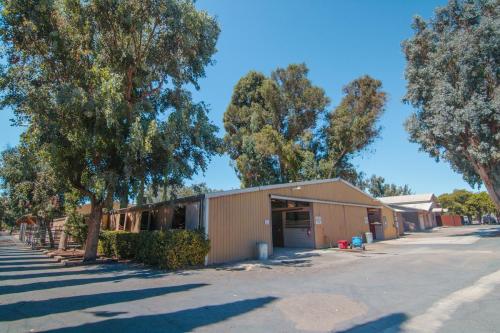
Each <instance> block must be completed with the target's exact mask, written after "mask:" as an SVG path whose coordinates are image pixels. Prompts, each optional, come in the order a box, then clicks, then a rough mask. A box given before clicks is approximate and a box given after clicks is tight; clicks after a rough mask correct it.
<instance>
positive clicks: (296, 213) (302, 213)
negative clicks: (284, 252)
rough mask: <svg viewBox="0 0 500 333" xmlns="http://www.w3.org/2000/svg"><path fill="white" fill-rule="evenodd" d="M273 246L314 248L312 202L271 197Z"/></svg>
mask: <svg viewBox="0 0 500 333" xmlns="http://www.w3.org/2000/svg"><path fill="white" fill-rule="evenodd" d="M271 219H272V221H271V224H272V238H273V247H292V248H314V230H313V229H314V228H313V225H312V221H311V204H310V203H309V202H306V201H293V200H281V199H274V198H273V199H271Z"/></svg>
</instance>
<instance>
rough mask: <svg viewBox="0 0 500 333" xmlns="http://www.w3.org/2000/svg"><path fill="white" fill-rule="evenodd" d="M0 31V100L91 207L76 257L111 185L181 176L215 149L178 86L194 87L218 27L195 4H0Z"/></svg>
mask: <svg viewBox="0 0 500 333" xmlns="http://www.w3.org/2000/svg"><path fill="white" fill-rule="evenodd" d="M0 33H1V37H2V41H3V43H4V47H5V54H4V57H5V58H6V60H7V66H6V69H5V71H4V72H3V77H2V81H1V87H2V90H3V95H2V105H3V106H4V107H6V106H9V107H12V108H13V110H14V111H15V112H16V114H17V120H18V122H22V123H26V124H28V130H27V131H28V132H29V134H30V136H31V137H32V140H33V141H34V142H36V144H37V145H38V146H39V147H40V149H41V150H42V151H43V152H44V153H45V154H46V156H47V158H48V161H49V162H50V165H51V167H52V168H53V170H54V171H55V173H56V176H57V177H59V178H60V179H64V180H65V181H67V182H68V184H70V185H71V186H72V188H74V189H77V190H78V191H79V192H80V194H81V195H82V196H84V197H85V198H87V200H88V201H90V203H91V213H90V216H89V221H88V236H87V239H86V244H85V258H84V260H94V259H95V257H96V252H97V241H98V234H99V228H100V221H101V216H102V212H103V207H104V206H105V205H106V203H109V202H111V201H112V200H113V197H114V196H115V195H116V193H117V192H118V190H121V191H120V192H121V193H123V192H128V191H132V195H134V194H135V193H139V194H141V193H142V190H143V188H144V186H146V184H147V183H151V184H153V185H154V186H157V184H162V183H164V182H179V181H181V180H182V179H183V178H185V177H190V176H191V175H192V174H193V173H194V172H196V171H198V170H199V169H200V168H204V167H205V165H206V159H207V158H210V156H211V155H212V154H213V153H215V152H216V149H217V147H216V146H217V145H218V141H217V138H215V131H216V128H215V127H214V126H213V125H212V124H211V123H210V122H209V121H208V118H207V114H206V113H207V108H206V107H205V106H204V105H203V104H202V103H198V104H197V103H195V102H193V101H192V98H191V95H190V94H189V93H188V92H187V91H186V89H187V87H186V86H187V85H191V86H194V87H195V88H199V86H198V80H199V78H201V77H203V76H204V75H205V67H206V66H207V65H209V64H211V63H212V60H211V59H212V55H213V54H214V52H215V51H216V49H215V45H216V41H217V38H218V34H219V27H218V24H217V22H216V21H215V19H214V18H212V17H210V16H209V15H208V14H207V13H206V12H204V11H199V10H197V9H196V8H195V6H194V4H193V2H192V1H187V0H186V1H183V0H163V1H160V0H156V1H154V0H144V1H138V0H124V1H118V0H90V1H82V0H70V1H35V0H28V1H25V0H10V1H3V2H2V18H1V22H0ZM172 129H174V131H173V132H171V130H172ZM120 186H121V189H120V188H119V187H120ZM123 188H125V189H123Z"/></svg>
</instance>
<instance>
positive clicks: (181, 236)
mask: <svg viewBox="0 0 500 333" xmlns="http://www.w3.org/2000/svg"><path fill="white" fill-rule="evenodd" d="M209 250H210V242H209V241H208V240H207V239H205V235H204V234H203V233H201V232H199V231H190V230H168V231H148V232H141V233H132V232H125V231H103V232H101V235H100V239H99V253H100V254H103V255H105V256H109V257H115V258H119V259H135V260H137V261H139V262H143V263H145V264H147V265H152V266H157V267H159V268H164V269H180V268H185V267H192V266H200V265H202V264H203V263H204V260H205V256H206V255H207V254H208V251H209Z"/></svg>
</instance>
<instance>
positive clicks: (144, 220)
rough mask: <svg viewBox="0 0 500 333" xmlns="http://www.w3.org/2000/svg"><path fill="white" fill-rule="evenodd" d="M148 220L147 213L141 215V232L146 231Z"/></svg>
mask: <svg viewBox="0 0 500 333" xmlns="http://www.w3.org/2000/svg"><path fill="white" fill-rule="evenodd" d="M148 220H149V222H151V221H150V217H149V211H144V212H142V213H141V230H148Z"/></svg>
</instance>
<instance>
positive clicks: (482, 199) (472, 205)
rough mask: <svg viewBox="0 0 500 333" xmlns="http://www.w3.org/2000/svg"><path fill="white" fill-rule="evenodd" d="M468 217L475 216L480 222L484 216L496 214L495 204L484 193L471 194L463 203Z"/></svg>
mask: <svg viewBox="0 0 500 333" xmlns="http://www.w3.org/2000/svg"><path fill="white" fill-rule="evenodd" d="M465 204H466V207H467V211H468V212H469V214H470V215H472V216H476V217H477V218H478V219H479V220H480V221H481V219H482V217H483V216H484V215H485V214H497V215H498V212H499V210H498V209H496V207H495V204H494V203H493V201H492V200H491V198H490V197H489V195H488V193H486V192H479V193H473V194H472V195H471V196H470V197H469V199H467V201H466V202H465Z"/></svg>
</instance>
